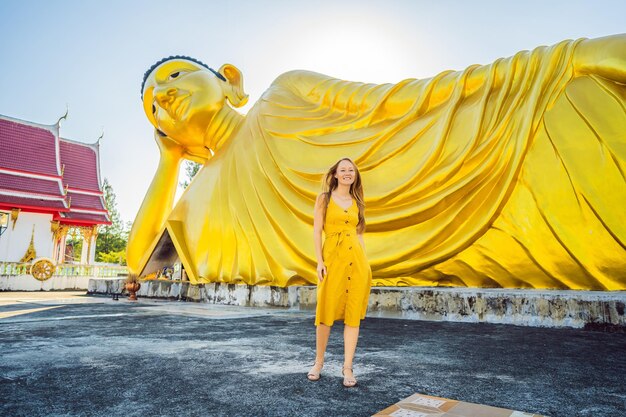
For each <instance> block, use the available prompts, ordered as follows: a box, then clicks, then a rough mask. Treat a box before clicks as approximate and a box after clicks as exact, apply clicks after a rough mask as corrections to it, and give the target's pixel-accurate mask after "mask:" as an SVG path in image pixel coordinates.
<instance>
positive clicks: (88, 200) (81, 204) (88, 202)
mask: <svg viewBox="0 0 626 417" xmlns="http://www.w3.org/2000/svg"><path fill="white" fill-rule="evenodd" d="M67 196H68V197H69V198H71V199H72V206H71V207H72V208H84V209H91V210H106V209H105V208H104V204H103V203H102V198H101V197H100V196H97V195H89V194H79V193H73V192H71V191H70V192H68V193H67Z"/></svg>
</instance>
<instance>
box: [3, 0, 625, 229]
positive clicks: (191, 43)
mask: <svg viewBox="0 0 626 417" xmlns="http://www.w3.org/2000/svg"><path fill="white" fill-rule="evenodd" d="M624 16H626V2H624V1H622V0H614V1H609V0H595V1H591V0H589V1H580V0H551V1H546V0H541V1H537V0H529V1H491V0H490V1H479V0H474V1H464V0H437V1H435V0H431V1H419V0H413V1H410V0H407V1H400V0H386V1H365V0H358V1H352V0H350V1H339V0H334V1H327V0H315V1H311V0H288V1H279V0H275V1H245V0H239V1H236V2H232V1H227V0H222V1H186V0H180V1H177V2H175V1H172V0H169V1H163V0H150V1H119V0H109V1H106V2H104V1H84V0H80V1H61V0H59V1H54V2H52V1H28V0H24V1H10V0H0V21H1V22H2V24H1V25H0V39H2V41H1V42H0V63H1V64H2V66H1V68H2V76H1V77H0V91H1V94H0V114H3V115H7V116H11V117H16V118H19V119H24V120H29V121H33V122H37V123H43V124H53V123H55V122H56V120H57V119H58V118H59V117H60V116H61V115H63V113H65V107H66V104H67V105H68V106H69V117H68V119H67V120H66V121H65V122H62V125H61V135H62V136H63V137H66V138H68V139H73V140H78V141H82V142H95V141H96V139H97V138H98V137H99V136H100V134H101V132H102V130H103V129H104V133H105V135H104V139H103V141H102V142H101V148H100V160H101V172H102V176H103V177H106V178H108V179H109V181H110V182H111V183H112V185H113V188H114V190H115V191H116V193H117V201H118V208H119V210H120V212H121V215H122V218H123V219H124V220H126V221H127V220H132V219H134V216H135V214H136V213H137V210H138V209H139V205H140V204H141V201H142V199H143V196H144V194H145V191H146V190H147V188H148V185H149V183H150V181H151V179H152V176H153V174H154V170H155V169H156V166H157V162H158V151H157V147H156V144H155V143H154V140H153V136H152V135H153V134H152V130H153V129H152V127H151V125H150V124H149V123H148V121H147V119H146V117H145V116H144V114H143V110H142V107H141V101H140V96H139V94H140V92H139V89H140V86H141V80H142V77H143V73H144V72H145V71H146V70H147V69H148V68H149V67H150V66H151V65H152V64H153V63H154V62H156V61H157V60H159V59H160V58H162V57H166V56H169V55H177V54H180V55H189V56H193V57H195V58H197V59H200V60H201V61H204V62H205V63H207V64H208V65H209V66H211V67H213V68H215V69H217V68H219V67H220V66H221V65H222V64H223V63H231V64H234V65H236V66H237V67H238V68H239V69H241V70H242V71H243V74H244V83H245V89H246V91H247V93H248V94H249V95H250V104H248V105H247V106H246V107H244V108H243V112H244V113H245V112H246V111H247V109H249V108H250V106H251V104H252V103H254V102H255V101H256V100H257V99H258V98H259V96H260V95H261V93H262V92H263V91H264V90H265V89H266V88H267V87H268V86H269V85H270V84H271V82H272V80H273V79H274V78H276V77H277V76H278V75H280V74H281V73H283V72H285V71H289V70H293V69H307V70H313V71H317V72H321V73H324V74H327V75H331V76H334V77H338V78H343V79H346V80H351V81H364V82H373V83H385V82H393V83H395V82H398V81H400V80H402V79H404V78H429V77H432V76H434V75H436V74H437V73H439V72H441V71H444V70H447V69H454V70H459V69H463V68H465V67H467V66H468V65H471V64H476V63H477V64H486V63H489V62H492V61H493V60H495V59H496V58H499V57H505V56H510V55H513V54H515V53H516V52H518V51H520V50H524V49H533V48H534V47H536V46H539V45H550V44H554V43H556V42H559V41H561V40H563V39H572V38H578V37H587V38H595V37H601V36H606V35H611V34H617V33H624V32H626V20H625V18H624ZM0 151H2V150H0Z"/></svg>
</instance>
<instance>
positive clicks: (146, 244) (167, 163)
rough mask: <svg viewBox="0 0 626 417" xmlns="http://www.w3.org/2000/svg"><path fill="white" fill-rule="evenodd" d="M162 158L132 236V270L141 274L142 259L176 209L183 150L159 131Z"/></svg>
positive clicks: (142, 204)
mask: <svg viewBox="0 0 626 417" xmlns="http://www.w3.org/2000/svg"><path fill="white" fill-rule="evenodd" d="M155 139H156V142H157V144H158V145H159V149H160V151H161V159H160V161H159V166H158V168H157V171H156V174H155V175H154V179H153V180H152V183H151V184H150V188H149V189H148V192H147V193H146V196H145V197H144V199H143V202H142V203H141V207H140V208H139V212H138V213H137V217H136V218H135V221H134V223H133V227H132V229H131V231H130V235H129V237H128V248H127V255H126V257H127V263H128V268H129V270H130V272H131V273H139V272H140V271H139V268H140V267H141V265H140V263H141V259H142V258H143V257H144V255H145V253H146V251H147V250H148V249H149V248H150V244H151V243H152V242H153V241H154V239H155V238H156V237H157V235H158V234H159V233H160V232H161V231H162V230H163V226H164V225H165V221H166V220H167V217H168V216H169V214H170V212H171V211H172V206H173V204H174V196H175V194H176V188H177V186H178V171H179V167H180V162H181V160H182V156H183V149H182V148H181V147H180V146H179V145H178V144H177V143H175V142H174V141H172V140H171V139H170V138H168V137H166V136H160V135H159V134H158V133H156V132H155Z"/></svg>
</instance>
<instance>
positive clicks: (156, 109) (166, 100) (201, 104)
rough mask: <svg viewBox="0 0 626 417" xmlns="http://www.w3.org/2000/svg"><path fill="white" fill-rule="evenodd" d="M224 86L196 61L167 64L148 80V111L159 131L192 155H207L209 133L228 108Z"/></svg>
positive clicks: (146, 110) (146, 96) (145, 87)
mask: <svg viewBox="0 0 626 417" xmlns="http://www.w3.org/2000/svg"><path fill="white" fill-rule="evenodd" d="M222 84H224V82H223V81H221V80H220V79H218V78H217V77H216V75H215V74H214V73H212V72H211V71H209V70H208V69H206V68H204V67H203V66H201V65H198V64H196V63H194V62H192V61H187V60H184V59H175V60H171V61H166V62H164V63H163V64H161V65H159V66H158V67H156V68H155V69H154V70H153V71H152V72H151V73H150V75H149V76H148V78H147V79H146V83H145V86H144V90H143V107H144V111H145V112H146V116H148V119H149V120H150V123H152V125H153V126H154V127H155V128H157V129H158V130H160V131H161V132H163V133H165V134H166V135H167V136H168V137H170V138H171V139H173V140H174V141H176V142H178V143H179V144H181V145H182V146H183V147H185V148H187V149H188V150H189V151H190V152H191V153H194V154H203V153H206V152H207V150H206V149H205V148H204V135H205V132H206V130H207V127H208V126H209V123H210V122H211V120H212V119H213V116H214V115H215V114H216V113H217V112H218V111H219V110H220V109H221V108H222V107H223V106H224V105H225V93H224V91H223V86H222Z"/></svg>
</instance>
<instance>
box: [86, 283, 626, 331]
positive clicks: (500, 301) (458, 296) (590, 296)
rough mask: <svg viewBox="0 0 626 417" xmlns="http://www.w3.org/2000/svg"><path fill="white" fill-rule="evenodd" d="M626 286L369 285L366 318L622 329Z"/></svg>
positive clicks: (296, 293)
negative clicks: (587, 288) (615, 288)
mask: <svg viewBox="0 0 626 417" xmlns="http://www.w3.org/2000/svg"><path fill="white" fill-rule="evenodd" d="M123 285H124V279H109V278H99V279H91V280H89V289H88V292H89V293H90V294H103V295H104V294H106V295H112V294H114V293H116V292H120V291H119V288H122V287H123ZM137 295H139V296H141V297H146V298H161V299H170V300H180V301H196V302H205V303H211V304H228V305H238V306H247V307H284V308H291V309H298V310H311V311H312V312H313V311H315V302H316V287H315V286H292V287H286V288H282V287H273V286H262V285H256V286H253V285H245V284H226V283H211V284H200V285H191V284H190V283H189V282H182V281H170V280H154V281H143V282H142V285H141V289H140V290H139V291H138V292H137ZM625 306H626V291H582V290H529V289H514V288H466V287H372V290H371V293H370V299H369V306H368V309H367V317H386V318H397V319H409V320H433V321H455V322H468V323H497V324H513V325H518V326H537V327H574V328H584V329H592V330H606V331H618V332H626V317H625V316H624V309H625Z"/></svg>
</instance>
